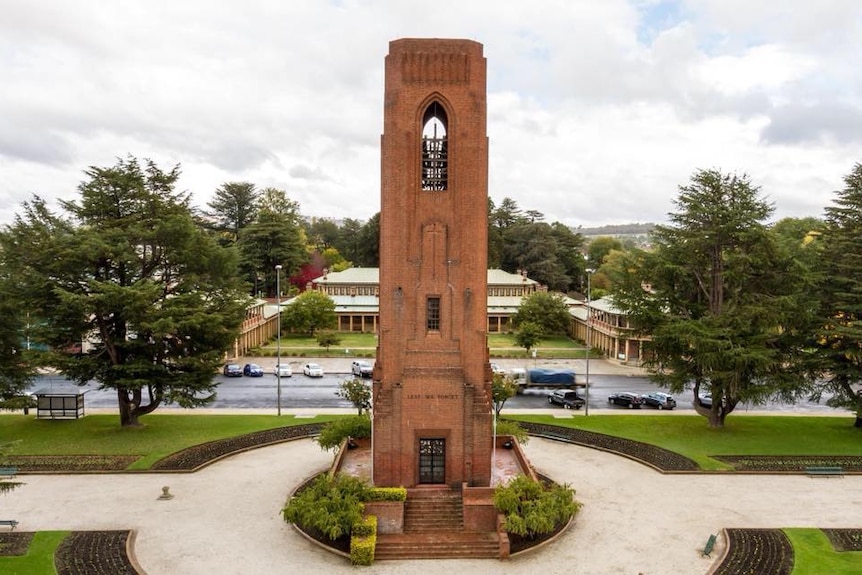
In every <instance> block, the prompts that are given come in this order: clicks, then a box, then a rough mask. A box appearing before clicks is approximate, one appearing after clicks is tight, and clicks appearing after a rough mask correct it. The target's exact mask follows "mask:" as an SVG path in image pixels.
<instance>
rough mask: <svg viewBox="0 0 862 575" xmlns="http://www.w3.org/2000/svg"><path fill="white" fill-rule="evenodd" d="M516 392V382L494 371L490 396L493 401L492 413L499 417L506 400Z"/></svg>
mask: <svg viewBox="0 0 862 575" xmlns="http://www.w3.org/2000/svg"><path fill="white" fill-rule="evenodd" d="M517 393H518V384H517V383H515V380H514V379H512V378H511V377H510V376H508V375H505V374H502V373H495V374H494V375H493V377H492V378H491V398H492V399H493V401H494V413H495V414H496V415H497V417H500V412H501V411H503V406H504V405H506V401H507V400H509V399H510V398H512V397H515V395H517Z"/></svg>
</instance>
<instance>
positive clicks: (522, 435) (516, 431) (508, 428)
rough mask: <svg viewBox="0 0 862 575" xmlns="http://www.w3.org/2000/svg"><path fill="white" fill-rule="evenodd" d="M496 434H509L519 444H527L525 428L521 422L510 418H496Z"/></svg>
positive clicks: (528, 437) (527, 435) (527, 437)
mask: <svg viewBox="0 0 862 575" xmlns="http://www.w3.org/2000/svg"><path fill="white" fill-rule="evenodd" d="M497 435H511V436H512V437H514V438H515V441H517V442H518V443H520V444H521V445H527V442H528V441H529V440H530V436H529V434H527V430H526V429H524V428H523V427H521V424H520V423H518V422H517V421H512V420H510V419H498V420H497Z"/></svg>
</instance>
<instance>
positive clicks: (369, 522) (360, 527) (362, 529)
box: [351, 515, 377, 537]
mask: <svg viewBox="0 0 862 575" xmlns="http://www.w3.org/2000/svg"><path fill="white" fill-rule="evenodd" d="M376 534H377V516H376V515H367V516H365V517H363V518H362V519H361V520H360V521H359V522H358V523H356V524H354V525H353V531H351V535H353V536H354V537H368V536H369V535H376Z"/></svg>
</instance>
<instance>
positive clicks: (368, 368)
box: [350, 359, 374, 377]
mask: <svg viewBox="0 0 862 575" xmlns="http://www.w3.org/2000/svg"><path fill="white" fill-rule="evenodd" d="M350 370H351V371H352V372H353V375H354V376H356V377H371V374H372V373H374V366H373V365H371V364H370V363H368V362H367V361H363V360H361V359H357V360H354V362H353V363H352V364H351V365H350Z"/></svg>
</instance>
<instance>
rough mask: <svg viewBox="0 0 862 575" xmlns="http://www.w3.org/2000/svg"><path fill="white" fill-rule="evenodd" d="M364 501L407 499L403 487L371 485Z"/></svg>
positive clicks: (405, 490)
mask: <svg viewBox="0 0 862 575" xmlns="http://www.w3.org/2000/svg"><path fill="white" fill-rule="evenodd" d="M365 501H407V489H405V488H404V487H372V488H371V491H370V492H369V493H368V499H366V500H365Z"/></svg>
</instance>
